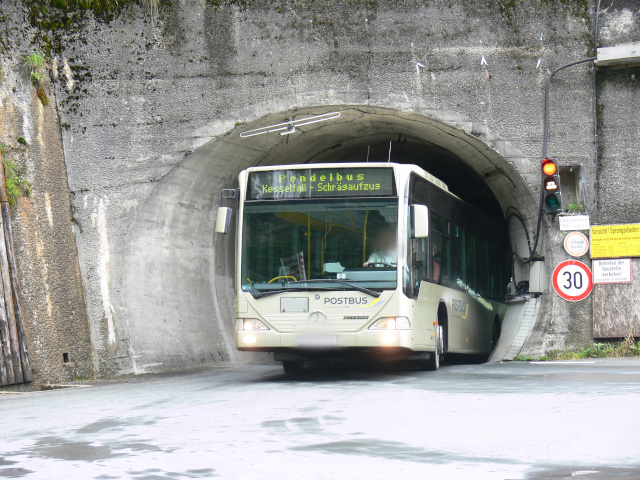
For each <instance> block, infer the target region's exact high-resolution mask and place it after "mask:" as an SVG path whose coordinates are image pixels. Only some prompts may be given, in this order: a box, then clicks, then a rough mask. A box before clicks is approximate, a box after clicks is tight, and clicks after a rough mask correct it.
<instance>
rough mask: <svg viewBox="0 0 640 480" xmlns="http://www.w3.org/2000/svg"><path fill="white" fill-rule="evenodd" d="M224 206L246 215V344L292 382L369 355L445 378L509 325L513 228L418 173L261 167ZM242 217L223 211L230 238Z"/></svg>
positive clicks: (371, 167) (241, 270)
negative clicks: (453, 356)
mask: <svg viewBox="0 0 640 480" xmlns="http://www.w3.org/2000/svg"><path fill="white" fill-rule="evenodd" d="M222 197H223V199H225V198H227V199H229V198H231V199H236V200H237V201H238V207H237V213H236V278H235V282H236V298H235V311H236V319H235V342H236V347H237V349H238V350H240V351H252V352H272V353H273V354H274V358H275V360H276V361H281V362H282V365H283V367H284V370H285V372H287V373H295V372H300V371H301V370H302V369H303V368H304V364H305V362H307V361H310V360H314V359H331V358H334V357H339V356H342V355H344V354H351V353H361V354H367V355H372V356H376V355H380V356H386V357H393V358H405V359H410V360H415V361H416V362H417V364H418V365H419V367H420V368H421V369H425V370H435V369H437V368H438V367H439V365H440V359H441V356H442V355H444V354H446V353H459V354H474V355H488V354H490V353H491V351H492V349H493V347H494V345H495V344H496V341H497V339H498V336H499V335H500V328H501V324H502V323H501V322H502V320H503V318H504V314H505V312H506V305H505V294H506V293H507V287H508V285H509V282H510V279H511V256H510V254H509V243H508V234H507V230H506V226H505V225H504V222H502V223H501V222H498V221H496V220H495V219H493V218H491V217H489V216H487V215H485V214H483V213H482V212H480V211H479V210H477V209H476V208H474V207H473V206H472V205H470V204H468V203H466V202H464V201H463V200H461V199H460V198H458V197H457V196H456V195H454V194H452V193H451V192H449V189H448V188H447V186H446V185H445V184H444V183H443V182H442V181H440V180H438V179H437V178H435V177H434V176H432V175H431V174H429V173H427V172H425V171H424V170H423V169H421V168H420V167H418V166H415V165H408V164H396V163H336V164H305V165H282V166H269V167H253V168H249V169H247V170H244V171H242V172H240V175H239V188H238V189H225V190H223V193H222ZM232 212H233V209H232V208H231V207H229V206H226V207H225V206H222V207H220V208H219V210H218V215H217V221H216V231H217V232H218V233H227V232H228V231H229V226H230V224H231V220H232V216H233V213H232Z"/></svg>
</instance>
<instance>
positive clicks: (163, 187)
mask: <svg viewBox="0 0 640 480" xmlns="http://www.w3.org/2000/svg"><path fill="white" fill-rule="evenodd" d="M332 111H339V112H340V114H341V115H340V118H338V119H335V120H330V121H327V122H322V123H318V124H313V125H308V126H304V127H300V128H298V129H297V131H296V133H294V134H291V135H286V136H281V135H279V134H277V133H271V134H265V135H260V136H255V137H248V138H243V137H241V136H240V133H241V132H243V131H247V130H251V129H253V128H259V127H263V126H267V125H271V124H275V123H280V122H284V121H286V120H287V119H289V118H304V117H306V116H311V115H317V114H323V113H327V112H332ZM434 117H440V119H438V118H434ZM389 147H391V152H390V153H389ZM367 156H368V158H369V161H387V160H388V159H389V156H390V158H391V161H394V162H398V163H415V164H417V165H420V166H422V167H423V168H424V169H425V170H427V171H428V172H430V173H432V174H433V175H435V176H436V177H439V178H440V179H441V180H443V181H444V182H445V183H447V184H448V186H449V188H450V189H451V191H452V192H453V193H455V194H457V195H459V196H460V197H462V198H463V199H465V200H467V201H468V202H470V203H472V204H474V205H476V206H477V207H478V208H480V209H481V210H483V211H485V212H486V213H488V214H489V215H491V216H493V217H495V218H498V219H504V214H505V212H506V211H507V210H508V209H509V208H517V210H518V211H519V212H520V214H521V216H522V218H523V220H524V222H526V223H528V224H529V226H531V225H532V224H533V223H534V222H535V220H536V215H537V200H536V199H535V197H534V195H533V194H532V191H531V188H530V186H529V183H528V182H527V181H526V177H527V176H528V175H531V176H532V175H536V177H532V178H537V169H535V167H534V166H533V165H532V162H528V161H527V160H526V159H525V158H524V157H523V156H522V155H519V154H518V152H515V151H514V149H513V148H511V147H510V146H509V144H508V143H507V142H505V141H503V140H502V139H500V138H497V137H495V136H493V135H492V134H491V132H489V131H488V130H487V129H486V128H485V127H483V126H482V125H478V124H474V123H473V122H471V121H468V120H465V119H462V118H459V117H457V116H456V115H454V114H452V113H448V114H447V113H446V112H442V111H437V112H420V111H416V110H415V109H414V110H413V111H410V112H408V111H400V110H395V109H391V108H385V107H372V106H370V105H369V106H358V105H355V106H354V105H331V106H322V107H305V108H297V109H295V110H289V111H284V112H280V113H278V114H273V115H267V116H265V117H261V118H258V119H256V120H253V121H251V122H247V123H245V124H237V125H236V126H235V128H233V129H231V130H230V131H229V132H227V133H226V134H224V135H222V136H220V137H219V138H217V139H214V140H211V141H209V142H208V143H206V144H205V145H203V146H201V147H199V148H197V149H196V150H195V151H194V152H193V153H191V154H190V155H188V156H187V157H186V158H185V159H184V160H183V161H182V162H181V163H180V164H179V165H178V166H177V167H175V168H174V169H173V170H172V171H171V172H170V173H169V174H168V175H166V176H165V177H164V178H163V179H162V181H160V182H159V183H158V185H157V186H156V187H155V189H154V190H153V191H152V193H151V194H150V196H149V198H148V200H147V201H146V202H145V204H144V205H143V207H142V208H140V210H139V212H138V215H137V221H136V225H135V226H134V227H133V228H132V231H131V238H130V242H129V245H130V247H129V251H128V252H127V254H126V255H127V257H128V258H127V259H126V260H125V265H126V270H125V272H124V274H123V292H124V294H123V302H124V306H125V308H124V310H125V311H126V313H125V314H124V315H123V316H122V317H123V318H121V319H120V318H119V319H117V321H118V323H119V325H118V328H119V330H120V331H121V332H123V333H124V334H125V336H126V338H127V340H128V346H129V352H130V355H131V362H132V371H133V372H135V373H143V372H149V371H165V370H167V369H172V368H187V367H192V366H197V365H205V364H211V363H214V362H217V361H229V360H231V361H238V362H243V361H248V359H249V360H251V355H248V354H238V353H237V352H235V349H234V347H233V335H232V334H233V328H234V316H235V315H234V309H233V299H234V286H233V271H234V255H233V252H234V239H233V235H228V236H216V235H215V234H214V219H215V212H216V209H217V207H218V206H219V205H220V191H221V189H222V188H231V187H234V186H235V185H237V175H238V173H239V172H240V171H241V170H243V169H245V168H247V167H250V166H256V165H277V164H304V163H321V162H344V161H366V160H367ZM532 167H533V168H532ZM532 170H533V171H532ZM232 228H233V226H232ZM523 232H524V231H523V229H522V228H521V226H516V227H515V228H513V227H512V226H510V236H511V243H512V245H513V248H514V249H515V250H516V252H518V253H519V254H520V255H522V256H528V246H527V239H526V237H525V235H524V233H523ZM526 275H527V272H526V271H522V269H518V268H516V280H518V277H521V278H523V277H524V276H526ZM253 360H255V357H254V358H253Z"/></svg>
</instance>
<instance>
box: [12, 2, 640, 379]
mask: <svg viewBox="0 0 640 480" xmlns="http://www.w3.org/2000/svg"><path fill="white" fill-rule="evenodd" d="M25 1H26V0H25ZM236 3H237V2H232V4H230V3H228V2H210V1H204V0H181V1H177V0H176V1H166V2H163V4H162V6H161V8H160V11H159V13H158V15H157V16H156V17H153V16H151V14H150V13H149V12H148V11H146V10H145V9H143V8H142V7H139V6H137V5H136V4H134V3H130V4H127V6H126V7H124V8H123V9H122V11H120V12H118V13H116V14H115V15H114V17H113V18H112V19H111V21H110V22H105V21H104V20H103V19H96V18H94V17H93V16H92V14H91V12H85V14H83V15H80V16H78V17H74V18H76V19H77V20H75V21H74V22H75V23H73V25H72V26H70V27H68V28H60V29H56V30H55V31H51V32H44V33H48V37H49V39H50V40H51V43H52V47H53V51H52V54H53V55H55V56H57V74H58V77H59V78H58V80H57V81H56V82H55V83H54V89H55V99H56V102H57V105H58V106H59V113H60V123H61V125H62V141H63V146H64V152H65V156H66V166H67V173H68V182H69V188H70V197H71V208H72V211H73V215H74V218H75V220H76V221H77V227H78V228H76V229H75V234H76V239H77V245H78V252H79V258H80V266H81V272H82V277H83V280H84V288H85V291H86V299H87V308H88V318H89V323H90V326H91V338H92V341H93V348H94V352H95V358H96V362H97V365H98V371H99V372H100V374H102V375H111V374H117V373H125V372H132V371H136V372H143V371H153V370H167V369H171V368H184V367H189V366H195V365H201V364H209V363H211V362H214V361H218V360H228V359H233V358H236V357H234V356H233V351H232V350H231V349H229V345H228V331H229V329H230V328H231V325H232V324H231V320H232V308H231V301H232V285H231V284H230V280H229V278H228V273H229V272H230V270H231V268H232V264H231V256H230V253H231V250H230V245H229V244H226V245H222V244H219V243H215V242H216V241H218V240H214V237H213V234H212V231H211V227H212V225H211V224H206V222H211V221H212V219H213V209H214V208H215V206H216V202H217V194H218V191H219V189H220V188H221V187H222V186H228V185H229V184H230V183H232V182H233V177H234V175H235V174H236V173H237V171H238V170H239V168H240V167H241V166H243V165H248V164H249V163H251V162H258V163H260V162H268V163H276V162H277V163H280V162H282V161H286V162H293V161H306V160H307V159H306V158H292V155H293V154H294V153H295V150H292V149H290V150H289V151H287V148H286V147H287V145H285V144H284V143H282V142H284V140H283V139H281V138H280V137H278V138H277V139H266V138H264V137H262V139H261V140H260V142H259V143H255V142H254V143H251V142H245V143H244V144H241V143H239V142H237V141H236V140H237V133H238V132H239V131H240V130H241V129H242V128H243V127H242V126H238V127H236V125H237V124H238V123H243V122H246V123H251V122H254V123H253V124H255V125H266V124H269V123H271V122H272V120H277V119H282V118H286V116H287V112H312V111H319V110H321V109H322V108H323V107H326V108H328V106H338V107H340V108H352V107H354V106H355V107H359V108H360V109H361V110H362V112H364V113H367V112H369V110H371V111H374V110H375V109H376V108H378V107H384V108H388V109H391V110H392V111H394V112H400V113H407V114H410V113H415V114H418V115H421V116H422V118H424V121H426V122H429V121H430V120H437V121H438V122H440V123H441V124H442V125H445V126H449V127H455V128H457V129H458V130H459V132H460V136H461V138H466V137H465V135H467V136H468V137H469V138H472V137H473V138H474V141H475V142H477V145H479V146H478V147H477V148H476V149H477V150H478V149H479V151H481V152H485V153H486V155H485V156H486V157H487V158H495V159H496V160H495V165H494V167H495V168H494V169H493V170H495V172H497V173H495V172H493V170H491V171H489V169H487V170H486V171H484V172H482V171H481V170H478V173H480V174H486V175H485V177H486V179H487V183H488V184H489V186H490V187H491V188H493V191H494V193H497V194H498V196H500V195H501V194H502V193H501V192H504V191H508V188H507V187H499V186H496V182H497V183H500V182H505V181H506V182H507V183H509V181H508V180H505V178H507V177H509V176H510V175H511V174H509V173H507V175H506V176H505V175H504V174H503V173H502V172H501V171H500V169H503V170H504V169H507V170H508V169H512V171H513V172H516V174H515V175H513V177H514V178H515V179H516V180H518V181H520V182H521V184H520V185H519V186H517V187H514V186H513V185H512V186H511V187H509V188H515V189H516V190H519V191H520V192H521V199H520V200H519V201H517V202H516V204H515V205H513V206H516V207H518V208H519V209H520V210H522V212H523V215H524V216H525V218H526V219H527V221H528V226H529V230H530V231H533V230H534V229H535V228H534V227H535V225H534V221H535V218H533V217H535V214H534V213H532V212H535V208H536V206H537V205H536V203H535V199H533V198H534V197H532V196H531V195H532V193H533V195H536V194H537V189H538V182H539V173H538V165H539V159H540V155H541V150H542V111H543V88H544V83H545V81H546V78H547V76H548V74H549V72H550V69H553V68H554V67H556V66H558V65H562V64H564V63H567V62H570V61H574V60H577V59H580V58H584V57H585V56H588V55H590V54H591V48H592V46H591V34H590V32H591V28H592V24H591V21H592V18H593V15H592V12H591V11H590V10H589V8H588V7H587V6H586V5H584V2H580V1H575V2H574V1H560V0H557V1H550V2H546V1H545V2H538V1H518V2H499V1H491V0H486V1H471V0H457V1H453V2H451V1H447V2H441V1H431V2H426V3H424V4H423V3H422V2H413V1H394V2H385V1H377V2H369V1H366V2H365V1H362V2H360V1H355V2H346V1H338V2H313V1H302V2H296V3H291V2H279V1H277V2H266V1H265V2H256V1H249V2H243V3H242V4H241V5H237V4H236ZM2 8H3V9H4V12H5V18H4V20H3V22H4V23H5V25H6V26H7V27H6V31H16V25H24V24H27V23H30V22H33V23H34V24H36V25H40V27H33V28H31V29H24V28H18V29H17V31H19V33H20V35H21V36H22V38H24V42H23V44H21V45H20V46H19V49H24V48H27V47H26V45H29V44H32V45H38V44H40V43H39V42H42V41H43V40H42V39H43V32H42V30H41V26H42V24H43V21H42V18H39V17H31V16H30V15H31V14H30V10H29V9H28V8H26V7H25V6H24V4H22V3H21V2H20V1H19V0H14V2H13V3H12V2H11V1H10V2H6V3H3V7H2ZM49 11H50V12H52V11H53V10H52V9H49ZM627 11H628V12H629V13H626V12H627ZM54 13H55V12H54ZM637 16H638V7H637V6H633V5H631V4H629V5H626V6H624V5H622V4H620V5H619V4H618V3H616V8H615V9H614V8H612V9H609V10H607V11H606V12H605V13H604V14H603V16H602V25H603V32H604V31H605V30H606V29H609V30H608V31H609V32H610V33H609V34H605V33H603V34H602V36H601V40H602V42H604V41H605V39H606V41H607V42H609V41H617V39H618V38H624V37H626V36H627V34H628V33H629V32H631V33H634V32H637V29H638V27H637V26H638V18H637ZM629 18H630V20H629ZM12 28H13V30H12ZM616 32H617V33H616ZM634 34H635V33H634ZM606 35H611V37H610V38H608V39H607V37H606ZM17 49H18V47H17V46H14V45H10V46H9V47H8V50H7V51H8V52H10V53H11V54H12V57H7V59H6V60H5V62H9V63H11V61H10V60H8V59H9V58H15V56H16V55H15V52H16V51H19V49H18V50H17ZM5 55H8V53H6V54H5ZM483 59H484V61H483ZM418 62H419V63H421V64H422V65H424V67H420V66H418V65H417V64H418ZM11 64H12V67H11V68H15V69H17V68H18V62H17V61H15V60H14V61H13V63H11ZM590 72H591V70H590V68H589V67H588V66H584V65H583V66H579V67H574V68H572V69H570V70H566V71H563V72H562V73H561V74H559V75H558V77H557V78H556V79H555V80H554V83H553V87H552V92H551V98H552V103H551V126H552V129H551V133H550V148H549V154H551V155H554V156H556V157H558V158H559V159H560V161H561V163H567V164H569V163H582V164H583V167H584V172H585V178H586V182H585V183H586V197H587V201H588V203H589V205H591V204H592V203H593V199H594V188H593V185H594V178H595V177H594V175H595V165H594V159H593V151H592V145H593V144H592V141H593V123H592V103H591V96H590V95H591V76H590ZM602 75H605V74H602ZM606 75H609V74H606ZM625 75H626V76H625ZM617 76H618V77H617ZM612 78H614V79H615V78H618V80H609V77H608V76H607V77H606V78H605V77H604V76H600V77H599V85H600V87H599V88H600V90H599V93H600V94H599V105H600V108H601V109H602V111H603V112H604V116H605V117H606V118H610V117H607V115H611V118H612V117H613V114H609V113H608V112H614V111H616V110H615V109H616V108H617V107H614V105H617V104H619V103H623V104H624V105H623V106H622V107H621V108H623V109H625V110H624V111H622V114H621V115H619V116H618V118H617V119H616V122H617V123H616V124H615V126H613V124H609V125H611V127H610V130H607V127H605V126H604V125H605V123H603V125H602V126H601V140H602V145H603V158H602V160H601V172H602V181H601V187H600V193H601V201H600V209H599V213H598V215H605V214H604V213H602V212H603V211H604V210H606V209H605V204H606V203H607V202H610V204H611V203H612V202H614V200H609V199H608V198H607V196H606V192H607V191H609V192H612V194H614V192H615V191H616V189H618V190H619V191H622V190H624V188H625V186H626V187H627V188H628V186H629V182H630V179H629V178H628V177H627V179H626V180H625V179H624V178H622V179H621V180H620V181H619V182H620V183H615V182H614V181H613V180H611V181H609V180H607V181H606V185H605V179H608V178H610V177H608V175H613V176H615V174H614V173H613V172H615V169H612V167H611V166H612V165H615V164H616V162H617V161H618V159H619V157H615V156H612V157H608V156H607V155H608V152H613V151H614V145H615V146H616V148H619V147H617V146H618V145H620V144H619V143H618V141H617V140H616V138H619V137H624V138H625V143H624V145H628V147H625V148H628V149H629V150H628V151H632V150H633V149H637V148H635V147H637V145H636V144H635V143H634V142H637V140H634V139H633V138H632V135H631V134H629V133H627V132H631V133H633V132H636V133H637V121H636V115H635V113H634V112H637V109H636V110H634V108H633V105H634V103H633V102H637V100H638V93H637V89H635V85H637V83H633V82H634V81H633V80H631V77H630V75H629V71H625V73H622V72H621V73H616V74H613V77H612ZM609 82H618V83H620V82H627V84H626V86H625V88H624V89H623V91H622V92H619V90H620V89H619V88H617V87H616V85H617V84H616V83H611V84H610V83H609ZM622 96H624V98H623V97H622ZM316 107H317V108H316ZM326 108H325V110H326ZM608 108H609V109H611V110H607V109H608ZM618 111H619V112H620V110H618ZM363 122H364V123H366V122H367V119H366V115H364V114H363V115H362V116H361V118H355V117H354V118H353V119H352V121H351V122H350V123H348V124H344V126H345V128H347V129H350V130H351V131H352V132H354V134H355V133H357V132H358V129H359V128H363V127H362V125H363ZM376 122H377V123H376V125H377V126H375V128H373V127H372V128H370V129H369V130H367V128H364V129H363V130H362V133H363V134H370V133H371V132H377V133H378V134H379V133H380V132H383V133H385V134H390V133H395V132H396V131H397V130H398V129H400V128H403V127H401V126H399V124H398V122H396V120H394V119H393V118H392V119H390V121H389V122H388V123H387V125H386V127H384V128H383V127H382V124H383V123H384V122H382V121H376ZM374 123H375V122H374ZM372 124H373V123H372ZM234 128H235V130H234ZM634 128H635V129H636V130H634ZM232 130H233V131H232ZM229 132H231V133H229ZM337 135H338V133H337V132H329V134H328V135H326V136H325V137H324V139H321V137H320V136H316V137H314V138H316V140H317V142H318V145H317V146H318V148H320V147H323V148H328V147H330V146H332V144H337V143H338V141H339V140H338V136H337ZM425 135H426V133H425ZM607 135H610V137H607ZM445 136H446V134H445V133H443V134H442V138H441V139H440V140H437V139H436V140H434V141H435V143H436V144H438V143H439V142H440V143H446V142H445V141H444V140H443V138H444V137H445ZM231 137H234V138H236V140H234V141H233V142H231V143H229V142H228V139H229V138H231ZM608 138H613V139H612V140H608ZM432 140H433V138H432ZM607 142H609V143H607ZM216 143H219V145H226V146H227V147H229V146H231V145H232V146H233V147H234V149H233V151H232V155H231V154H228V153H229V152H230V151H231V150H229V149H228V148H222V147H217V146H214V145H215V144H216ZM471 143H473V142H471ZM216 152H217V154H216ZM220 152H227V153H225V154H221V153H220ZM308 153H312V152H311V151H308ZM620 155H622V154H620ZM620 160H621V163H622V159H620ZM624 161H628V160H626V157H625V160H624ZM607 162H610V163H607ZM607 164H608V165H609V167H607ZM478 165H479V164H478ZM498 167H499V168H498ZM474 168H475V167H474ZM478 168H479V167H478ZM607 168H609V170H607ZM614 168H615V167H614ZM633 168H635V167H633ZM492 172H493V173H492ZM492 174H494V176H495V178H496V179H497V180H495V179H494V180H492ZM616 181H618V180H616ZM492 182H494V184H492ZM502 188H504V189H505V190H502ZM509 198H516V197H515V196H512V197H509ZM611 198H615V195H614V196H613V197H611ZM532 199H533V200H532ZM499 200H500V198H499ZM502 203H503V204H504V205H507V204H508V203H509V202H508V201H505V200H503V202H502ZM615 204H616V210H617V211H619V212H620V213H619V214H617V215H615V221H622V220H623V219H629V218H634V217H637V208H638V207H637V205H638V203H637V201H634V199H633V198H632V197H629V199H628V201H627V202H626V203H625V202H622V203H619V202H616V203H615ZM611 208H612V207H607V209H611ZM604 218H605V217H604V216H602V217H598V220H599V221H600V220H602V221H604ZM606 218H607V219H609V218H611V219H613V218H614V217H606ZM194 219H198V221H197V222H196V221H195V220H194ZM607 221H608V220H607ZM611 221H614V220H611ZM185 228H189V229H192V228H193V229H194V230H193V235H191V236H190V237H188V236H187V238H185V236H184V235H178V236H176V235H173V233H172V232H184V231H185ZM562 237H563V236H562V235H561V234H560V232H559V231H558V229H557V224H555V223H554V224H552V223H551V222H550V221H549V219H545V222H544V225H543V237H542V238H541V243H540V248H539V251H540V253H542V254H543V255H545V257H546V259H547V264H548V266H549V268H550V269H551V268H552V267H553V266H554V265H555V264H557V263H558V262H559V261H561V260H564V259H565V258H566V257H567V256H566V254H565V253H564V250H563V249H562V246H561V245H562V242H561V240H562ZM226 241H227V242H228V240H226ZM150 245H153V248H151V247H150ZM520 248H521V247H520ZM520 253H521V254H523V255H524V254H526V253H527V252H524V251H520ZM156 260H157V261H156ZM187 279H190V280H189V281H187ZM187 291H188V292H189V295H183V292H187ZM194 311H197V312H199V315H197V316H193V315H191V313H192V312H194ZM591 318H592V309H591V304H590V302H589V301H585V302H581V303H578V304H571V305H570V304H567V303H566V302H564V301H560V300H559V299H558V298H557V297H556V296H555V294H553V293H551V292H548V293H546V294H545V295H544V301H543V303H542V306H541V307H540V315H539V318H538V322H537V324H536V330H535V332H534V333H533V334H532V336H531V337H530V339H529V341H528V342H527V345H525V350H526V351H527V352H529V353H534V354H539V353H541V352H542V351H543V350H544V349H548V348H563V347H565V346H579V345H581V344H584V343H585V342H587V341H589V340H590V339H591ZM165 321H166V322H169V323H170V324H171V327H166V326H165ZM175 327H177V328H175ZM177 332H179V333H177ZM153 352H165V353H166V355H162V356H161V357H162V358H160V357H159V356H158V355H156V354H155V353H153ZM236 359H237V360H238V361H245V360H246V359H243V358H239V357H238V358H236Z"/></svg>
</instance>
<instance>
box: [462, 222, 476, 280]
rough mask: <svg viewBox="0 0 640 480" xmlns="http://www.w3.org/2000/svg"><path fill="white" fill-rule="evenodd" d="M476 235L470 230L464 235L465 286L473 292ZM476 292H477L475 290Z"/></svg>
mask: <svg viewBox="0 0 640 480" xmlns="http://www.w3.org/2000/svg"><path fill="white" fill-rule="evenodd" d="M475 240H476V237H475V235H474V234H473V233H471V232H465V235H464V263H465V279H466V281H467V283H466V284H467V286H468V287H469V288H471V290H473V291H474V292H475V289H476V288H477V287H476V241H475ZM476 293H477V292H476Z"/></svg>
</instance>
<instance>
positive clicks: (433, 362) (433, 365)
mask: <svg viewBox="0 0 640 480" xmlns="http://www.w3.org/2000/svg"><path fill="white" fill-rule="evenodd" d="M442 347H443V345H442V327H441V326H438V328H437V329H436V350H435V352H433V353H432V354H431V356H430V357H429V359H428V360H425V361H424V362H422V363H421V364H420V370H429V371H433V370H437V369H438V368H440V353H442V349H443V348H442Z"/></svg>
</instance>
